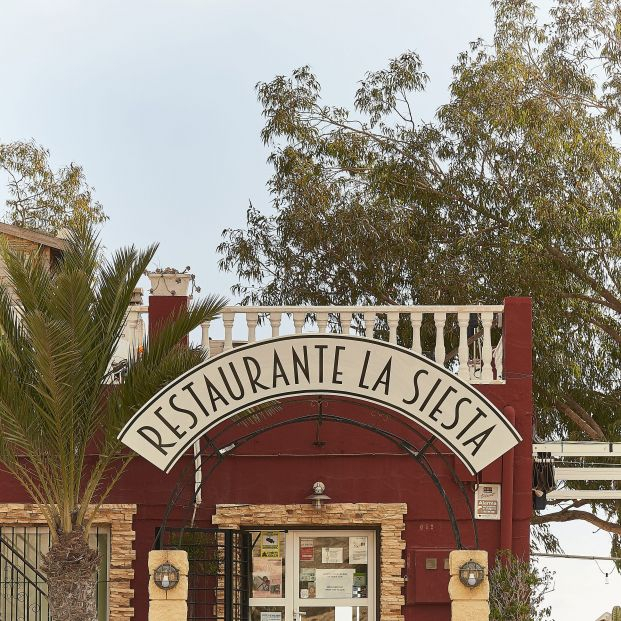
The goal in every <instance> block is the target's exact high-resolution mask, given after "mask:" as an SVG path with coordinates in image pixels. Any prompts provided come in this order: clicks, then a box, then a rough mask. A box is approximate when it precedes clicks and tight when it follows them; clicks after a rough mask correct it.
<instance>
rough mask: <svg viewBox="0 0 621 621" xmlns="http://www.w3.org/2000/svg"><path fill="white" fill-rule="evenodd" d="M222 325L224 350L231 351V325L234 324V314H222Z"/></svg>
mask: <svg viewBox="0 0 621 621" xmlns="http://www.w3.org/2000/svg"><path fill="white" fill-rule="evenodd" d="M222 323H223V324H224V350H223V351H229V350H230V349H233V324H234V323H235V313H232V312H227V313H222Z"/></svg>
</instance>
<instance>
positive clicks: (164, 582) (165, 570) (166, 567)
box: [153, 563, 179, 591]
mask: <svg viewBox="0 0 621 621" xmlns="http://www.w3.org/2000/svg"><path fill="white" fill-rule="evenodd" d="M153 581H154V582H155V584H156V585H157V586H158V587H159V588H160V589H164V591H168V590H169V589H173V588H174V587H176V586H177V584H178V583H179V570H178V569H177V568H176V567H175V566H174V565H171V564H170V563H163V564H162V565H160V566H159V567H157V568H156V570H155V572H154V573H153Z"/></svg>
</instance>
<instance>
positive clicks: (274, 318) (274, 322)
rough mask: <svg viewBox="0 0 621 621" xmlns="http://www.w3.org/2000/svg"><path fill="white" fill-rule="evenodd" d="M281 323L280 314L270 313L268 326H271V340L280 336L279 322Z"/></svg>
mask: <svg viewBox="0 0 621 621" xmlns="http://www.w3.org/2000/svg"><path fill="white" fill-rule="evenodd" d="M281 321H282V313H277V312H275V311H270V326H272V338H273V339H275V338H277V337H278V336H280V322H281Z"/></svg>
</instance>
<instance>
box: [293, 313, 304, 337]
mask: <svg viewBox="0 0 621 621" xmlns="http://www.w3.org/2000/svg"><path fill="white" fill-rule="evenodd" d="M305 320H306V313H303V312H302V313H293V325H294V326H295V333H296V334H302V328H303V327H304V321H305Z"/></svg>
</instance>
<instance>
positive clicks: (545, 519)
mask: <svg viewBox="0 0 621 621" xmlns="http://www.w3.org/2000/svg"><path fill="white" fill-rule="evenodd" d="M574 520H583V521H585V522H589V524H593V526H597V528H600V529H601V530H605V531H606V532H608V533H613V534H615V535H621V524H614V523H612V522H608V521H606V520H604V519H602V518H600V517H598V516H597V515H594V514H593V513H589V512H588V511H576V510H567V509H563V511H559V512H557V513H548V514H547V515H533V518H532V523H533V524H549V523H550V522H573V521H574Z"/></svg>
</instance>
